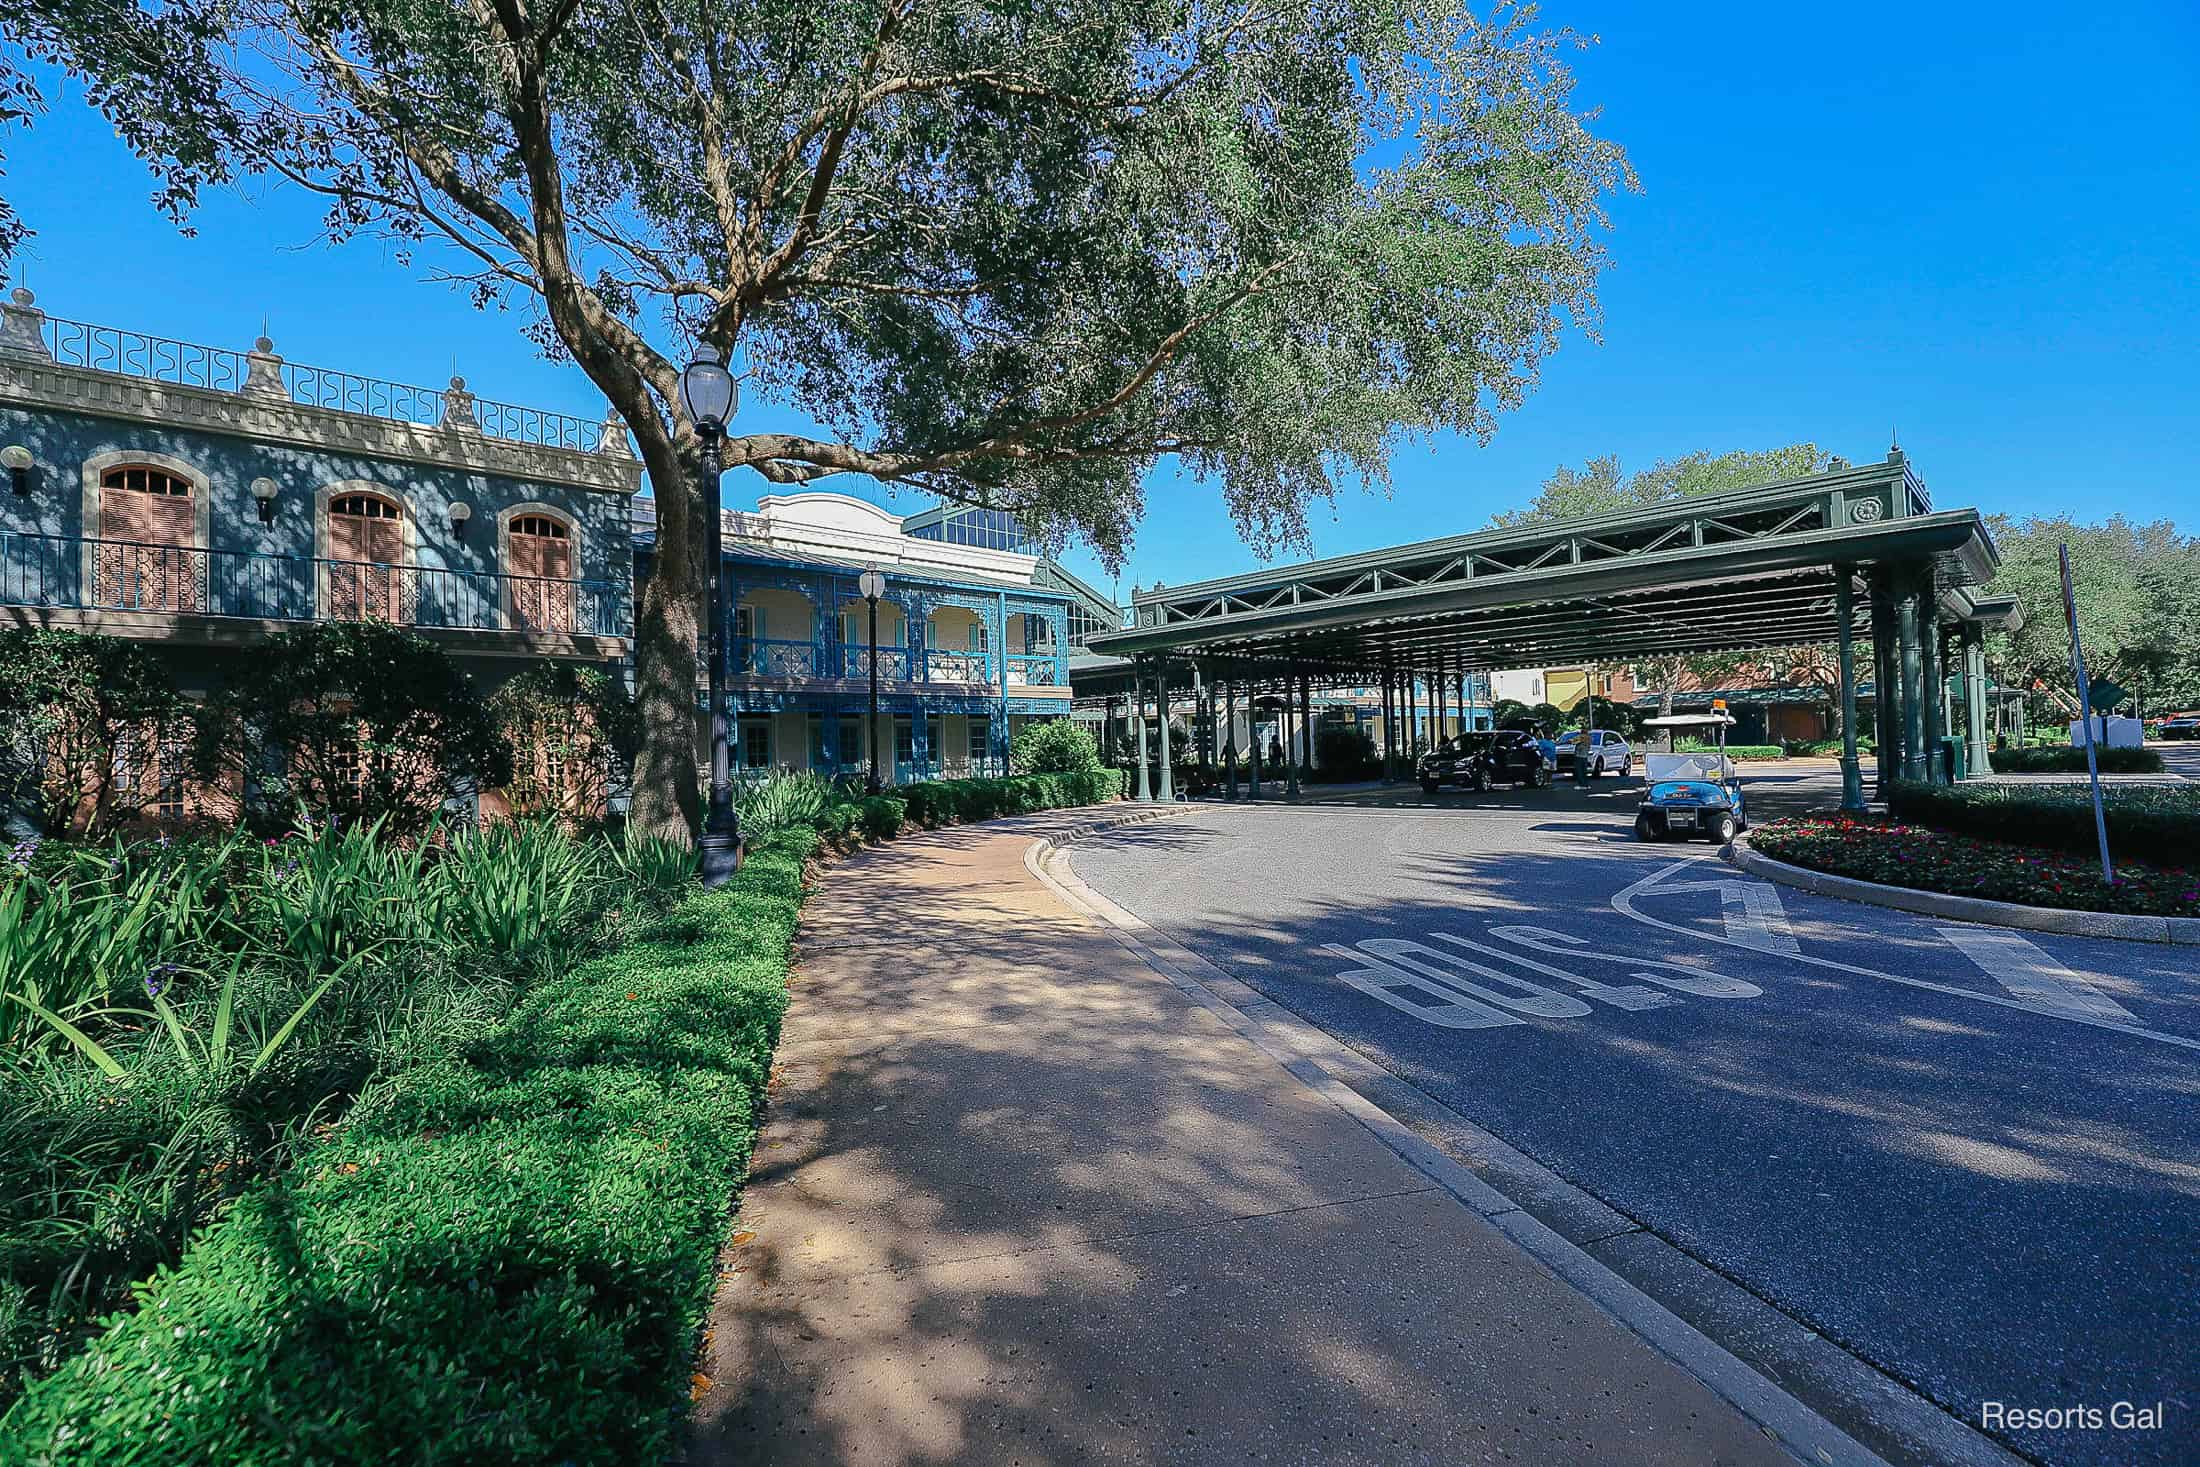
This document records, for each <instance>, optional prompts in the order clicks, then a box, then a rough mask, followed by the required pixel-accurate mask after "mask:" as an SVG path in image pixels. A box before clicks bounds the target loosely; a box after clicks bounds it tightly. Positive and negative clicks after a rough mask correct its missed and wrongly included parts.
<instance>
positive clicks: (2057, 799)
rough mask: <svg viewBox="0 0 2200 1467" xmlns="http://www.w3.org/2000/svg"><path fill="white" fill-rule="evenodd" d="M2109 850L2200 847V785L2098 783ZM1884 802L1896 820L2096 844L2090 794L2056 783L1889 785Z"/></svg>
mask: <svg viewBox="0 0 2200 1467" xmlns="http://www.w3.org/2000/svg"><path fill="white" fill-rule="evenodd" d="M2101 799H2102V808H2103V811H2104V812H2105V813H2106V815H2107V817H2108V848H2109V852H2110V854H2111V855H2114V856H2128V857H2130V858H2131V859H2133V860H2139V861H2151V862H2154V863H2156V864H2158V865H2163V866H2171V867H2177V866H2184V865H2186V864H2188V863H2190V862H2191V861H2192V859H2193V853H2194V852H2195V851H2200V789H2193V788H2191V787H2189V786H2186V787H2161V786H2146V785H2109V786H2105V787H2104V788H2103V789H2102V791H2101ZM1887 809H1888V810H1889V812H1890V813H1892V814H1894V815H1895V816H1896V817H1898V818H1899V819H1902V820H1906V821H1910V822H1912V823H1914V824H1918V825H1930V826H1934V827H1936V828H1938V829H1942V830H1954V831H1961V832H1964V833H1966V834H1970V835H1977V836H1985V837H1988V838H1990V839H1994V840H2005V841H2017V842H2021V843H2023V844H2026V845H2034V846H2041V847H2046V848H2048V849H2052V850H2063V851H2071V852H2075V853H2079V854H2090V853H2093V852H2095V851H2096V850H2097V849H2098V846H2099V837H2098V836H2097V835H2096V833H2095V830H2094V825H2093V794H2092V790H2091V789H2090V787H2088V786H2087V785H2086V784H2084V783H2083V782H2074V783H2071V784H2057V785H2020V784H1983V783H1980V784H1959V785H1937V784H1921V783H1919V784H1913V783H1910V782H1907V781H1903V782H1899V783H1896V784H1895V785H1893V786H1892V787H1891V788H1890V789H1889V790H1888V792H1887Z"/></svg>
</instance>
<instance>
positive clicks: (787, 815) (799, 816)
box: [733, 769, 834, 841]
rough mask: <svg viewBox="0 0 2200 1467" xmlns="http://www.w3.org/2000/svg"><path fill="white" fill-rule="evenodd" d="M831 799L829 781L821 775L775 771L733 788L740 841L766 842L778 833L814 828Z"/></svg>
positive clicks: (831, 792)
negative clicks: (801, 828)
mask: <svg viewBox="0 0 2200 1467" xmlns="http://www.w3.org/2000/svg"><path fill="white" fill-rule="evenodd" d="M833 799H834V789H833V782H832V781H831V780H829V779H827V778H826V777H825V776H823V775H822V774H811V773H806V772H805V773H799V774H798V773H794V772H792V771H789V770H784V769H775V770H773V771H772V772H771V773H769V774H766V775H764V776H762V777H760V778H749V779H744V780H742V781H740V782H738V783H737V784H735V785H734V787H733V808H734V811H735V813H736V814H738V815H739V816H740V817H741V838H742V839H743V840H749V841H763V840H769V839H770V838H771V837H772V836H775V835H777V834H778V833H779V832H780V831H782V830H794V829H796V828H798V827H803V826H815V825H816V824H817V817H818V816H819V814H820V813H822V812H823V811H824V809H825V807H826V805H828V804H830V803H831V802H832V800H833Z"/></svg>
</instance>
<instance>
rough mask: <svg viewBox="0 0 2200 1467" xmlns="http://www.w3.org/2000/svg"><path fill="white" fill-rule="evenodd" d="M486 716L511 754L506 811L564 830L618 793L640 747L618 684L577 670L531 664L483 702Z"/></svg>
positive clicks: (634, 715)
mask: <svg viewBox="0 0 2200 1467" xmlns="http://www.w3.org/2000/svg"><path fill="white" fill-rule="evenodd" d="M489 716H490V717H491V718H492V719H494V720H495V722H496V725H497V729H498V732H499V733H501V734H502V735H503V738H504V742H505V743H506V744H507V745H508V746H509V747H510V748H511V750H512V780H511V783H510V784H509V785H507V786H506V787H505V794H506V797H507V798H508V799H509V800H510V801H511V805H512V809H513V811H514V812H515V813H518V814H522V815H528V814H547V815H554V816H556V817H558V818H559V819H560V820H562V821H564V822H565V823H566V824H567V825H568V826H579V825H581V824H583V823H585V822H587V821H589V820H592V819H594V818H595V815H596V812H598V811H600V810H602V809H604V808H605V807H606V804H607V802H608V800H609V798H610V796H611V793H612V791H613V790H614V789H619V788H623V787H625V785H626V783H627V781H628V778H629V772H630V771H631V770H632V768H633V766H634V755H635V753H636V751H637V750H638V749H639V748H640V747H641V740H642V720H641V715H640V713H639V712H638V711H637V710H636V709H635V707H634V700H633V698H632V697H630V696H629V695H628V693H627V691H626V683H625V681H624V680H623V679H622V678H619V677H616V676H613V675H611V674H609V673H606V672H604V671H603V670H602V669H601V668H595V667H588V666H586V665H584V664H581V663H577V662H559V661H550V660H541V661H537V662H534V663H531V664H530V665H529V666H528V667H527V669H526V670H525V671H523V672H521V673H519V674H518V675H516V676H514V677H513V678H512V679H511V680H510V681H508V682H506V683H505V684H504V685H503V686H502V687H500V688H498V689H497V690H496V692H494V693H493V694H491V695H490V697H489Z"/></svg>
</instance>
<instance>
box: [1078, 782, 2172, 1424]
mask: <svg viewBox="0 0 2200 1467" xmlns="http://www.w3.org/2000/svg"><path fill="white" fill-rule="evenodd" d="M1751 779H1752V790H1753V793H1752V799H1753V801H1754V802H1755V803H1754V805H1753V808H1755V809H1757V810H1758V811H1759V813H1760V815H1762V814H1764V813H1769V812H1770V811H1771V810H1772V809H1773V808H1775V807H1787V808H1798V807H1802V806H1807V805H1811V804H1817V803H1830V802H1831V800H1832V799H1834V798H1835V797H1836V796H1837V793H1838V776H1837V774H1835V773H1834V772H1833V770H1832V769H1831V768H1830V767H1829V766H1824V765H1819V766H1814V767H1803V766H1786V767H1775V768H1772V769H1767V770H1762V771H1753V772H1752V775H1751ZM1639 790H1640V784H1639V781H1636V782H1630V783H1629V784H1626V785H1623V784H1621V783H1620V782H1619V781H1616V780H1604V781H1599V782H1598V783H1597V784H1596V785H1595V786H1594V787H1593V788H1592V789H1590V790H1588V791H1582V790H1579V789H1575V788H1570V787H1567V786H1565V785H1561V786H1560V787H1559V788H1557V789H1555V790H1549V791H1519V792H1497V793H1493V794H1490V795H1484V796H1470V795H1456V796H1455V795H1443V796H1438V797H1434V798H1429V797H1424V796H1423V795H1422V794H1421V793H1420V792H1419V791H1418V790H1417V789H1416V790H1411V791H1409V792H1403V793H1400V792H1372V793H1359V794H1354V795H1351V796H1347V797H1344V798H1342V799H1340V800H1338V801H1336V802H1331V803H1323V802H1319V801H1318V800H1317V801H1310V802H1306V803H1302V804H1300V805H1298V806H1296V807H1292V806H1284V805H1278V804H1264V805H1258V806H1248V805H1221V804H1216V805H1208V806H1204V807H1202V808H1200V809H1198V810H1197V811H1195V812H1194V813H1192V814H1190V815H1189V816H1187V817H1185V818H1182V819H1178V820H1171V821H1166V822H1161V823H1160V824H1157V825H1150V826H1142V827H1135V828H1132V829H1129V830H1126V831H1123V832H1120V833H1117V834H1113V835H1109V836H1106V837H1102V838H1099V839H1096V840H1094V841H1092V842H1090V843H1087V844H1084V845H1080V846H1077V847H1075V848H1074V849H1073V853H1072V861H1073V864H1074V866H1075V869H1076V871H1077V873H1078V875H1079V876H1080V877H1082V878H1083V879H1084V880H1085V881H1086V882H1087V883H1089V884H1090V885H1091V886H1092V887H1094V888H1095V889H1096V890H1098V891H1099V892H1100V893H1102V894H1103V895H1105V896H1107V897H1108V898H1110V899H1111V900H1113V901H1114V902H1116V903H1117V904H1118V905H1120V906H1122V907H1124V908H1126V909H1128V910H1130V911H1132V912H1134V913H1136V914H1137V915H1139V916H1140V917H1142V918H1144V919H1145V920H1147V921H1148V922H1151V923H1152V924H1154V925H1155V926H1156V927H1158V928H1160V929H1162V931H1164V932H1165V933H1166V934H1167V935H1168V936H1170V937H1173V938H1174V939H1175V940H1177V941H1178V942H1180V943H1182V944H1184V945H1185V946H1187V947H1189V948H1191V949H1192V950H1193V951H1195V952H1196V953H1198V954H1199V955H1201V956H1203V957H1205V958H1207V959H1209V960H1210V961H1212V962H1214V963H1216V964H1218V965H1219V966H1221V967H1222V968H1224V969H1226V970H1227V971H1228V972H1230V973H1231V974H1233V975H1235V976H1237V977H1239V978H1241V979H1243V980H1244V981H1246V982H1247V983H1249V984H1251V985H1252V986H1253V987H1255V988H1257V989H1259V990H1260V991H1261V992H1262V993H1263V994H1265V995H1266V996H1267V997H1269V998H1271V999H1273V1000H1275V1001H1276V1002H1278V1003H1279V1004H1281V1005H1283V1006H1284V1007H1286V1008H1289V1009H1291V1010H1293V1011H1294V1012H1296V1013H1298V1014H1300V1015H1301V1016H1303V1017H1305V1018H1307V1019H1308V1020H1310V1021H1312V1022H1313V1023H1315V1024H1316V1025H1318V1026H1320V1027H1321V1028H1323V1029H1325V1030H1327V1031H1328V1032H1329V1033H1331V1034H1332V1035H1334V1036H1336V1037H1337V1038H1338V1039H1340V1040H1342V1041H1343V1042H1344V1043H1346V1044H1347V1045H1348V1046H1350V1047H1351V1048H1353V1049H1355V1050H1357V1051H1359V1052H1360V1053H1361V1054H1364V1055H1365V1056H1367V1057H1368V1058H1370V1059H1372V1060H1374V1061H1375V1062H1376V1063H1377V1064H1379V1065H1380V1066H1382V1067H1383V1069H1385V1070H1387V1071H1389V1072H1390V1073H1391V1074H1392V1075H1395V1076H1397V1077H1399V1078H1401V1079H1403V1080H1405V1081H1406V1082H1408V1083H1409V1084H1410V1085H1411V1086H1413V1087H1415V1089H1417V1090H1418V1091H1420V1092H1422V1093H1424V1094H1426V1095H1427V1096H1430V1097H1433V1098H1435V1099H1436V1100H1438V1101H1441V1102H1442V1103H1443V1105H1444V1106H1448V1107H1449V1108H1450V1109H1451V1110H1453V1111H1456V1112H1458V1113H1459V1114H1460V1115H1463V1116H1464V1117H1466V1118H1467V1119H1468V1120H1470V1121H1472V1122H1473V1123H1475V1124H1476V1125H1479V1126H1480V1127H1482V1128H1484V1129H1486V1130H1488V1131H1490V1132H1493V1133H1495V1134H1496V1135H1497V1136H1499V1137H1501V1138H1503V1139H1504V1140H1505V1141H1508V1142H1510V1143H1512V1145H1514V1146H1515V1147H1517V1148H1519V1149H1520V1150H1521V1151H1524V1152H1526V1153H1527V1154H1528V1155H1529V1156H1531V1157H1533V1158H1534V1159H1535V1160H1537V1161H1539V1162H1541V1163H1542V1164H1543V1165H1545V1166H1547V1167H1548V1168H1550V1169H1551V1170H1553V1171H1555V1172H1557V1173H1558V1174H1559V1175H1560V1176H1562V1177H1564V1178H1565V1179H1567V1180H1568V1181H1571V1182H1573V1183H1574V1184H1576V1185H1577V1186H1579V1187H1581V1188H1583V1189H1584V1190H1586V1191H1588V1192H1589V1193H1591V1194H1593V1195H1594V1196H1595V1197H1596V1198H1598V1199H1601V1200H1602V1201H1603V1202H1605V1203H1607V1204H1608V1205H1609V1206H1610V1207H1611V1208H1613V1209H1615V1210H1616V1211H1617V1212H1618V1213H1620V1214H1621V1215H1623V1217H1624V1218H1625V1219H1627V1220H1628V1222H1629V1224H1630V1225H1631V1226H1634V1227H1638V1228H1640V1229H1643V1230H1646V1231H1648V1232H1650V1233H1653V1234H1656V1235H1658V1236H1659V1237H1662V1238H1663V1239H1665V1240H1668V1241H1670V1242H1671V1243H1673V1244H1675V1245H1677V1246H1678V1247H1679V1248H1681V1249H1682V1250H1683V1251H1685V1252H1686V1253H1687V1254H1688V1255H1690V1256H1692V1257H1693V1258H1695V1259H1697V1260H1700V1261H1701V1262H1702V1263H1703V1264H1704V1265H1706V1266H1707V1267H1708V1268H1709V1269H1711V1270H1713V1271H1715V1272H1716V1273H1717V1274H1719V1275H1723V1276H1724V1277H1725V1278H1726V1279H1729V1280H1732V1281H1735V1282H1738V1283H1739V1284H1740V1285H1741V1286H1743V1288H1745V1289H1746V1290H1748V1291H1749V1292H1750V1293H1752V1294H1754V1295H1756V1296H1757V1297H1758V1298H1760V1299H1762V1300H1765V1301H1769V1302H1770V1303H1771V1304H1772V1305H1773V1306H1775V1307H1776V1308H1777V1309H1778V1310H1780V1311H1782V1312H1784V1313H1785V1314H1787V1315H1788V1316H1790V1317H1791V1318H1793V1319H1794V1320H1797V1321H1800V1322H1802V1323H1803V1324H1804V1325H1806V1326H1807V1327H1808V1328H1809V1329H1810V1330H1813V1331H1816V1332H1818V1333H1819V1334H1821V1335H1823V1336H1825V1337H1826V1338H1828V1339H1831V1340H1834V1341H1836V1342H1837V1343H1839V1344H1841V1345H1842V1346H1844V1347H1845V1348H1846V1349H1848V1350H1849V1351H1851V1352H1853V1354H1855V1355H1856V1356H1858V1357H1860V1358H1861V1359H1863V1360H1865V1361H1867V1362H1869V1363H1870V1364H1872V1365H1873V1366H1876V1367H1877V1368H1878V1369H1879V1370H1881V1371H1884V1372H1886V1373H1887V1374H1889V1375H1892V1376H1894V1377H1896V1378H1897V1379H1899V1380H1900V1381H1902V1382H1904V1383H1906V1384H1907V1385H1908V1386H1910V1387H1911V1388H1912V1389H1914V1390H1916V1391H1918V1392H1920V1393H1922V1394H1924V1395H1925V1396H1927V1397H1929V1398H1931V1399H1932V1400H1933V1401H1935V1402H1937V1403H1939V1404H1940V1405H1941V1406H1942V1407H1943V1408H1945V1409H1946V1410H1947V1411H1948V1412H1950V1413H1951V1414H1953V1415H1954V1416H1956V1417H1958V1418H1959V1419H1961V1420H1963V1421H1966V1422H1968V1423H1970V1424H1971V1425H1973V1426H1979V1425H1980V1424H1981V1423H1982V1419H1983V1420H1984V1421H1985V1422H1986V1424H1987V1425H1988V1427H1989V1434H1990V1435H1992V1436H1994V1437H1996V1438H1997V1439H1998V1440H2000V1441H2002V1442H2003V1443H2004V1444H2006V1445H2008V1446H2011V1447H2013V1448H2015V1449H2016V1450H2018V1451H2020V1452H2022V1453H2024V1454H2026V1455H2029V1456H2032V1457H2035V1458H2036V1459H2038V1460H2040V1461H2043V1462H2049V1463H2055V1464H2102V1467H2107V1464H2134V1463H2159V1464H2169V1463H2190V1462H2192V1461H2195V1460H2200V1389H2196V1382H2200V1264H2196V1263H2195V1259H2196V1258H2200V974H2196V972H2195V968H2196V967H2200V963H2196V961H2195V957H2196V955H2195V953H2194V952H2193V950H2191V949H2189V948H2185V949H2176V948H2169V947H2157V946H2153V945H2148V944H2133V943H2115V942H2105V941H2096V940H2088V939H2080V938H2064V937H2056V936H2048V935H2041V934H2017V933H2013V932H2006V931H2003V930H2001V929H1994V928H1984V927H1972V926H1963V925H1960V924H1952V923H1942V922H1936V921H1934V920H1932V919H1928V918H1923V917H1914V916H1910V915H1907V914H1902V913H1895V912H1888V911H1884V910H1881V909H1878V908H1870V907H1861V906H1856V905H1852V904H1849V903H1845V902H1839V901H1834V900H1830V899H1825V898H1819V897H1814V896H1810V895H1807V894H1804V893H1800V892H1796V891H1792V890H1787V889H1782V888H1776V887H1773V886H1770V885H1767V884H1765V883H1761V882H1756V881H1750V880H1744V879H1742V878H1740V877H1739V876H1738V875H1737V874H1736V873H1735V872H1734V871H1733V870H1732V868H1730V867H1727V866H1725V865H1724V864H1723V863H1721V862H1719V861H1718V860H1717V859H1716V857H1715V855H1714V853H1713V851H1712V849H1711V848H1710V847H1709V846H1707V845H1703V844H1691V845H1645V844H1641V843H1638V842H1636V841H1635V840H1634V839H1633V838H1632V835H1631V832H1630V829H1629V822H1630V820H1631V818H1632V813H1633V807H1634V801H1635V799H1636V797H1637V795H1638V794H1639ZM1422 1128H1423V1129H1424V1131H1427V1130H1428V1129H1429V1128H1428V1127H1427V1126H1426V1124H1425V1123H1424V1124H1423V1126H1422ZM1429 1139H1431V1140H1433V1141H1436V1142H1437V1143H1438V1144H1439V1145H1442V1144H1444V1140H1445V1138H1444V1137H1443V1136H1442V1135H1440V1134H1431V1135H1430V1137H1429ZM1616 1246H1618V1245H1616V1244H1615V1247H1616ZM1615 1266H1618V1264H1617V1263H1615ZM1622 1271H1623V1272H1624V1271H1625V1270H1624V1268H1622ZM2117 1402H2131V1403H2137V1404H2140V1405H2144V1406H2147V1407H2152V1406H2153V1405H2154V1404H2155V1403H2157V1402H2159V1403H2161V1405H2162V1407H2163V1412H2164V1416H2165V1417H2166V1421H2165V1422H2164V1424H2162V1425H2161V1426H2159V1427H2158V1428H2154V1429H2145V1428H2138V1427H2135V1428H2132V1429H2126V1430H2118V1429H2114V1428H2113V1427H2110V1426H2109V1425H2107V1424H2106V1420H2105V1418H2106V1416H2107V1414H2108V1413H2109V1412H2110V1411H2111V1409H2112V1408H2113V1407H2114V1406H2115V1404H2116V1403H2117ZM1990 1403H1999V1407H1998V1408H1997V1407H1996V1406H1995V1405H1993V1404H1990ZM2072 1406H2081V1407H2089V1408H2097V1409H2098V1410H2100V1411H2101V1412H2102V1413H2103V1416H2104V1424H2103V1425H2102V1427H2101V1428H2100V1429H2085V1428H2082V1427H2080V1428H2076V1429H2071V1428H2065V1429H2032V1428H2029V1427H2025V1426H2022V1425H2016V1426H2011V1425H2010V1424H2009V1422H2010V1420H2011V1418H2010V1417H2009V1416H2008V1415H2007V1414H2006V1412H2007V1411H2008V1410H2012V1409H2018V1408H2037V1409H2041V1410H2046V1409H2050V1408H2063V1407H2072ZM1821 1409H1825V1408H1824V1407H1821ZM1997 1409H1998V1410H1999V1411H2000V1412H2001V1413H2002V1414H1998V1415H1997V1414H1996V1413H1997ZM1829 1414H1833V1413H1831V1412H1829ZM1836 1419H1837V1420H1838V1417H1837V1418H1836ZM2020 1419H2021V1418H2020ZM2079 1419H2080V1420H2083V1419H2085V1418H2079ZM1997 1421H1998V1422H1999V1423H2000V1426H1999V1428H1998V1429H1993V1428H1994V1424H1995V1422H1997Z"/></svg>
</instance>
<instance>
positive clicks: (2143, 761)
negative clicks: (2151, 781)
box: [1988, 744, 2163, 774]
mask: <svg viewBox="0 0 2200 1467" xmlns="http://www.w3.org/2000/svg"><path fill="white" fill-rule="evenodd" d="M2093 753H2094V757H2095V759H2096V760H2097V761H2098V763H2099V767H2100V771H2101V773H2103V774H2160V773H2161V772H2162V767H2163V766H2162V755H2161V752H2160V751H2159V750H2156V749H2101V748H2096V749H2095V750H2094V751H2093ZM1988 758H1989V759H1990V760H1991V761H1992V763H1993V772H1994V773H1996V774H2083V773H2085V772H2086V767H2085V750H2084V749H2083V748H2071V747H2070V746H2068V745H2067V744H2065V745H2056V746H2053V747H2049V748H2040V749H1995V750H1993V751H1992V752H1991V753H1990V754H1989V755H1988Z"/></svg>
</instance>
